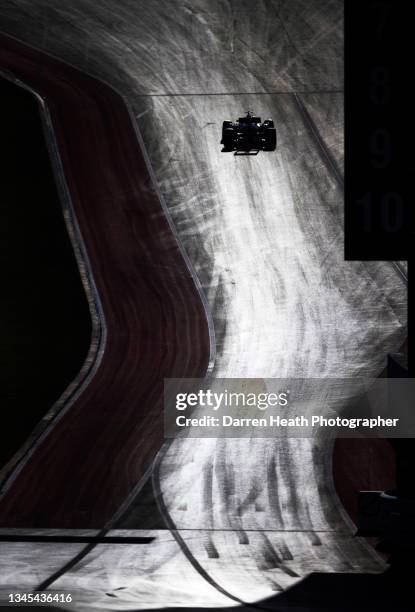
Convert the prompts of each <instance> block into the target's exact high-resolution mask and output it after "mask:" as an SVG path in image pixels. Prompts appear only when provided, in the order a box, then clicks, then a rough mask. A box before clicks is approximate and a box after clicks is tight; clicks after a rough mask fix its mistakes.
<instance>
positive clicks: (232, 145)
mask: <svg viewBox="0 0 415 612" xmlns="http://www.w3.org/2000/svg"><path fill="white" fill-rule="evenodd" d="M220 142H221V144H222V145H223V151H235V150H236V151H250V150H251V149H257V150H258V149H259V150H262V151H274V150H275V148H276V146H277V132H276V130H275V127H274V122H273V121H272V119H266V120H265V121H264V122H263V123H262V122H261V117H256V116H255V115H253V114H252V113H251V112H250V111H248V112H247V114H246V116H245V117H239V119H238V120H237V121H235V123H233V122H232V121H224V122H223V125H222V140H221V141H220Z"/></svg>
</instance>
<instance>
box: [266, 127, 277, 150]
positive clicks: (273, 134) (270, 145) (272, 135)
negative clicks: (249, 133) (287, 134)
mask: <svg viewBox="0 0 415 612" xmlns="http://www.w3.org/2000/svg"><path fill="white" fill-rule="evenodd" d="M264 139H265V144H264V149H265V151H275V149H276V148H277V131H276V129H275V128H268V129H267V130H265V134H264Z"/></svg>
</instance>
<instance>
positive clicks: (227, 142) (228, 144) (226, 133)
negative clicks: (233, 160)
mask: <svg viewBox="0 0 415 612" xmlns="http://www.w3.org/2000/svg"><path fill="white" fill-rule="evenodd" d="M222 144H223V148H224V149H225V150H226V151H232V149H233V145H234V131H233V129H232V128H225V129H224V130H223V132H222Z"/></svg>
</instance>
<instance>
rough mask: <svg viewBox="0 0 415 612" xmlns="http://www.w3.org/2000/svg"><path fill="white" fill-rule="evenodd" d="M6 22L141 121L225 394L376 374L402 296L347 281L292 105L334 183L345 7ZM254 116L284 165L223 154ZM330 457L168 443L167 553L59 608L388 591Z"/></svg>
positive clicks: (260, 445)
mask: <svg viewBox="0 0 415 612" xmlns="http://www.w3.org/2000/svg"><path fill="white" fill-rule="evenodd" d="M0 12H1V13H2V22H3V24H4V25H3V29H5V30H6V31H8V32H10V33H12V34H15V35H16V36H18V37H21V38H23V39H26V40H28V41H30V42H32V43H33V44H36V45H38V46H40V47H41V48H44V49H46V50H48V51H50V52H52V53H55V54H56V55H58V56H60V57H62V58H64V59H67V60H68V61H70V62H72V63H74V64H75V65H76V66H78V67H80V68H84V69H86V70H88V71H91V72H92V73H93V74H97V75H98V76H101V77H102V78H104V79H106V80H107V81H108V82H110V83H111V84H113V85H115V86H116V87H117V88H118V89H119V90H120V91H122V93H124V94H125V95H126V96H127V97H128V99H129V100H130V102H131V103H132V105H133V107H134V110H135V114H136V117H137V121H138V124H139V126H140V129H141V131H142V134H143V137H144V140H145V144H146V147H147V150H148V152H149V156H150V158H151V161H152V164H153V167H154V170H155V173H156V176H157V180H158V184H159V186H160V188H161V191H162V193H163V194H164V197H165V199H166V202H167V204H168V207H169V210H170V212H171V214H172V217H173V220H174V223H175V227H176V229H177V231H178V233H179V235H180V237H181V239H182V242H183V244H184V246H185V248H186V251H187V253H188V254H189V257H190V259H191V261H192V263H193V265H194V266H195V269H196V271H197V274H198V277H199V279H200V281H201V283H202V286H203V287H204V289H205V292H206V295H207V297H208V301H209V304H210V307H211V310H212V314H213V318H214V323H215V332H216V338H217V345H216V348H217V357H216V367H215V371H214V374H215V375H216V376H227V377H238V376H240V377H243V376H246V377H256V376H263V377H265V376H267V377H272V376H276V377H284V376H339V377H343V376H344V377H348V376H356V375H370V376H373V375H377V374H378V373H379V372H380V370H381V369H382V368H383V365H384V359H385V355H386V353H387V352H389V351H392V350H396V349H397V348H399V346H400V345H401V343H402V340H403V339H404V337H405V321H406V310H405V300H406V288H405V283H404V282H403V279H402V278H401V277H400V276H399V275H398V273H397V271H396V270H395V269H394V268H393V266H391V265H389V264H382V263H376V262H371V263H358V262H344V261H343V233H342V232H343V219H342V214H343V195H342V189H341V185H340V184H339V180H338V177H336V174H335V173H333V171H332V168H330V167H329V166H328V164H327V158H326V157H325V156H324V155H322V151H321V147H319V145H318V140H316V138H315V136H313V131H312V130H310V126H309V125H307V124H306V122H305V121H304V116H303V115H302V114H301V112H300V111H299V108H298V104H296V101H295V98H294V93H297V95H298V96H299V98H300V100H301V102H302V104H303V105H304V106H305V108H306V109H307V112H308V114H309V116H310V119H311V121H312V122H313V125H314V127H315V129H316V130H317V132H318V134H319V136H320V138H321V139H322V141H323V142H324V144H325V146H326V147H327V150H328V151H329V153H330V155H331V156H332V158H333V159H334V160H335V162H336V165H337V167H338V169H339V171H340V173H342V171H343V108H342V100H343V96H342V89H343V82H342V69H343V58H342V42H343V41H342V26H343V23H342V2H339V1H331V2H330V1H327V2H323V1H317V0H314V1H306V0H304V1H303V2H301V1H297V0H292V1H291V0H290V1H289V2H284V1H274V2H272V1H264V2H258V3H256V4H255V10H253V9H252V3H249V2H247V1H246V2H245V1H243V0H239V1H238V0H234V1H233V2H225V1H215V0H209V1H207V0H203V1H202V0H200V1H197V0H196V1H192V2H190V1H189V2H185V3H180V2H176V1H173V2H172V1H167V0H166V1H165V2H163V1H155V0H154V1H149V2H135V1H132V0H131V1H125V0H124V1H117V2H115V1H103V2H100V3H99V5H98V4H97V5H95V4H94V5H92V4H91V3H90V2H88V1H87V0H83V1H77V2H75V1H73V0H70V1H68V2H66V3H65V5H64V6H59V7H57V6H56V5H55V3H52V2H44V1H39V2H37V3H36V11H35V10H34V8H33V6H32V3H31V2H25V1H21V0H18V1H17V2H13V3H11V2H7V1H6V3H5V4H4V5H3V8H0ZM39 15H41V18H40V19H39ZM248 108H249V109H252V110H253V111H254V112H255V113H258V114H259V115H261V116H262V117H267V116H271V117H272V118H273V119H274V121H275V123H276V126H277V134H278V148H277V151H276V152H275V153H270V154H265V153H264V154H259V155H258V156H252V157H251V156H250V157H247V156H246V157H242V156H241V157H235V156H233V155H232V154H222V153H221V152H220V145H219V144H218V141H219V139H220V129H221V122H222V120H223V119H226V118H235V117H237V116H239V115H240V114H241V112H243V111H245V110H246V109H248ZM330 452H331V442H330V441H325V440H322V439H319V440H318V441H315V442H313V443H312V442H311V441H308V440H278V441H275V442H273V441H271V440H264V441H262V440H252V441H249V440H220V441H215V440H188V441H183V442H180V443H178V442H174V443H173V444H172V445H171V446H170V447H169V448H167V449H166V451H165V454H164V456H163V458H162V460H161V463H160V466H159V472H158V475H157V478H158V486H159V487H160V491H161V495H162V510H163V511H164V513H165V514H166V518H167V520H168V521H169V524H170V526H171V527H172V526H174V527H175V528H176V529H177V533H176V539H174V538H173V537H172V536H171V535H170V534H168V533H166V532H165V531H164V532H163V531H160V530H156V531H153V535H156V540H155V541H154V542H153V543H152V544H149V545H145V546H137V547H135V548H134V547H125V548H123V549H122V551H123V553H122V554H120V551H119V549H114V548H113V547H111V546H110V545H107V546H106V547H104V546H103V545H99V546H97V547H96V548H95V549H94V551H93V553H92V554H90V555H89V556H88V557H86V558H85V559H84V560H83V561H82V563H81V564H79V565H78V566H75V567H74V568H72V569H71V570H70V571H68V572H66V573H65V574H64V576H62V577H61V578H60V579H59V580H57V581H56V582H55V583H54V584H53V588H55V589H59V588H62V589H66V590H69V589H70V588H71V587H72V586H73V585H76V590H77V593H78V595H79V598H80V601H81V602H82V604H81V607H85V609H87V608H88V607H95V608H96V609H97V610H100V609H147V608H157V607H160V608H161V607H174V606H179V605H182V606H189V607H197V606H198V605H205V606H208V607H209V606H212V607H213V606H229V605H237V602H235V601H234V600H231V599H229V598H227V597H226V596H225V595H224V594H223V593H221V592H220V591H219V590H218V589H217V586H220V587H221V588H222V589H225V590H226V591H227V592H228V593H229V594H231V595H233V596H234V597H236V598H239V599H240V600H242V601H256V602H259V601H264V600H266V599H267V598H269V597H271V596H273V595H275V594H276V593H278V592H280V591H281V589H284V588H286V587H288V586H290V585H292V584H294V583H295V582H297V581H298V580H299V579H300V578H301V577H303V576H306V575H307V574H308V573H310V572H312V571H327V572H363V571H370V572H376V571H380V570H381V569H382V563H381V562H380V561H379V560H378V559H377V558H376V557H375V556H374V555H372V554H371V553H370V552H369V551H368V549H367V548H366V547H365V546H364V545H363V544H362V543H361V542H360V541H359V540H356V539H353V538H352V537H351V533H350V529H349V527H348V525H347V523H346V522H345V521H344V519H343V517H342V514H341V513H340V512H339V508H338V504H337V500H336V498H335V497H334V495H333V490H332V488H331V475H330ZM134 521H135V524H134ZM132 525H134V528H135V529H140V513H139V512H136V511H135V510H132V511H131V513H130V516H128V515H127V516H126V517H125V521H124V526H128V527H129V528H131V526H132ZM121 526H122V525H121ZM140 533H146V532H143V531H140ZM166 541H168V545H166ZM179 544H180V545H181V548H180V546H179ZM17 558H19V557H17ZM20 558H21V557H20ZM68 559H69V555H68ZM68 559H65V561H64V562H66V561H67V560H68ZM191 561H193V565H192V564H191ZM58 566H59V563H56V564H55V567H53V568H51V567H49V568H48V569H49V570H50V571H51V573H53V572H55V571H56V570H57V569H58ZM198 567H199V568H202V569H203V570H204V571H205V572H206V573H207V574H208V576H209V578H210V579H211V580H212V582H208V581H207V580H205V579H202V578H201V575H200V572H199V573H198ZM131 568H133V571H131ZM46 574H47V572H44V575H43V576H42V578H41V580H44V579H45V575H46ZM32 584H34V582H32ZM202 585H204V586H202ZM215 585H216V586H215ZM116 589H120V590H116ZM105 593H109V594H107V595H106V594H105ZM113 595H116V597H113ZM264 605H266V604H264Z"/></svg>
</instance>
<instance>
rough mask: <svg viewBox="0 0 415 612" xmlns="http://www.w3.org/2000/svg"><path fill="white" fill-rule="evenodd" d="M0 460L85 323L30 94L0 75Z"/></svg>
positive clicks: (75, 368) (55, 378) (79, 343)
mask: <svg viewBox="0 0 415 612" xmlns="http://www.w3.org/2000/svg"><path fill="white" fill-rule="evenodd" d="M0 101H1V102H0V110H1V112H0V133H1V148H2V163H1V164H0V167H1V183H0V185H1V192H0V193H1V219H0V228H1V230H0V231H1V239H0V263H1V271H2V277H1V279H2V280H1V303H0V321H1V326H2V330H1V338H2V341H1V349H0V351H1V352H0V360H1V366H0V371H1V377H0V385H1V389H2V396H3V399H2V402H1V419H2V423H1V427H0V431H1V435H0V466H2V465H4V463H5V462H7V461H8V460H9V459H10V458H11V457H12V455H13V454H14V453H15V452H16V451H17V450H18V448H19V447H20V445H21V444H22V443H23V442H24V441H25V439H26V438H27V437H28V435H29V434H30V432H31V431H32V429H33V428H34V427H35V425H36V424H37V423H38V422H39V420H40V419H41V417H42V416H43V415H44V414H45V413H46V412H47V411H48V409H49V408H50V407H51V406H52V405H53V403H54V402H55V401H56V400H57V399H58V398H59V396H60V395H61V394H62V392H63V391H64V390H65V388H66V387H67V386H68V384H69V383H70V382H71V381H72V380H73V379H74V377H75V376H76V375H77V373H78V372H79V370H80V368H81V366H82V364H83V362H84V360H85V357H86V355H87V352H88V348H89V344H90V337H91V321H90V314H89V308H88V303H87V300H86V296H85V293H84V289H83V286H82V282H81V278H80V275H79V271H78V267H77V263H76V260H75V256H74V252H73V249H72V245H71V242H70V239H69V236H68V234H67V230H66V226H65V222H64V218H63V214H62V208H61V204H60V201H59V197H58V193H57V189H56V184H55V180H54V175H53V172H52V168H51V163H50V159H49V155H48V151H47V147H46V143H45V138H44V134H43V128H42V123H41V118H40V113H39V108H38V105H37V101H36V100H35V98H34V97H33V96H32V95H31V94H30V93H28V92H26V91H25V90H23V89H21V88H20V87H17V86H15V85H14V84H12V83H10V82H9V81H6V80H4V79H0Z"/></svg>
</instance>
